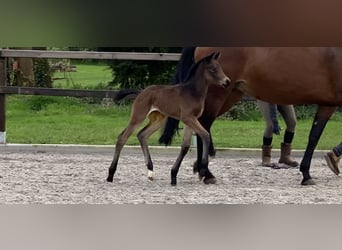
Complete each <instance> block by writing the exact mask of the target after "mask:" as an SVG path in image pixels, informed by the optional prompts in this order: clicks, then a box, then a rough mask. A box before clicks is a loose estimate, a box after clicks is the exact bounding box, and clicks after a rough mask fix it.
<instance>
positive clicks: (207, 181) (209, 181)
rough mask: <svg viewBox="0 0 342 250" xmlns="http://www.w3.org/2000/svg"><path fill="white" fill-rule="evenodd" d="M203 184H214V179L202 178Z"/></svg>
mask: <svg viewBox="0 0 342 250" xmlns="http://www.w3.org/2000/svg"><path fill="white" fill-rule="evenodd" d="M203 182H204V184H207V185H208V184H216V178H215V177H213V178H204V180H203Z"/></svg>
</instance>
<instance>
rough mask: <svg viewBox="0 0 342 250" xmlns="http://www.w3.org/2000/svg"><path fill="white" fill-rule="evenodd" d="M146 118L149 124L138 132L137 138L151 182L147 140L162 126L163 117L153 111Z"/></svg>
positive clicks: (150, 160) (151, 165)
mask: <svg viewBox="0 0 342 250" xmlns="http://www.w3.org/2000/svg"><path fill="white" fill-rule="evenodd" d="M148 118H149V120H150V122H149V123H148V124H147V125H146V126H145V127H144V128H143V129H141V130H140V131H139V133H138V135H137V137H138V139H139V142H140V145H141V148H142V151H143V153H144V157H145V162H146V166H147V169H148V179H149V180H151V181H152V180H153V178H154V173H153V163H152V159H151V155H150V152H149V149H148V145H147V139H148V138H149V137H150V136H151V135H152V134H153V133H154V132H156V131H157V130H158V129H159V128H160V127H161V126H162V125H163V123H164V120H165V116H164V115H163V114H161V113H159V112H158V111H153V112H152V113H150V114H149V116H148Z"/></svg>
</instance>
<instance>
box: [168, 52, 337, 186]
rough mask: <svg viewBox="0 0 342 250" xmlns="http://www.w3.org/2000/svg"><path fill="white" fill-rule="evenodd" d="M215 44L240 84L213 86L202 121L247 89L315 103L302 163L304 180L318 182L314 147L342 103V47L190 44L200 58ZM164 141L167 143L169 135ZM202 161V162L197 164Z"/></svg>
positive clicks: (272, 98) (207, 123) (206, 123)
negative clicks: (312, 170) (312, 171)
mask: <svg viewBox="0 0 342 250" xmlns="http://www.w3.org/2000/svg"><path fill="white" fill-rule="evenodd" d="M214 50H215V51H220V52H221V58H220V60H219V62H220V64H221V66H222V68H223V70H224V72H225V73H226V74H227V75H228V76H229V77H230V79H231V80H232V82H235V83H236V87H235V88H234V89H233V91H232V92H226V91H224V90H222V89H218V88H217V87H216V86H210V87H209V89H208V93H207V97H206V101H205V108H204V111H203V113H202V116H201V117H200V118H199V121H200V122H201V124H202V125H203V127H204V128H206V129H207V131H210V127H211V125H212V123H213V122H214V120H215V119H216V118H217V117H218V116H219V115H221V114H223V113H225V112H226V111H227V110H229V109H230V108H231V107H232V106H233V105H234V104H235V103H236V102H238V101H239V100H241V98H242V96H243V95H244V94H247V95H250V96H253V97H255V98H257V99H260V100H263V101H266V102H269V103H276V104H283V105H286V104H317V105H318V109H317V113H316V116H315V118H314V121H313V125H312V128H311V131H310V135H309V141H308V144H307V148H306V151H305V154H304V157H303V159H302V161H301V163H300V171H301V172H302V175H303V180H302V182H301V183H302V185H313V184H315V183H314V181H313V180H312V178H311V176H310V164H311V159H312V155H313V152H314V150H315V147H316V145H317V143H318V141H319V138H320V136H321V134H322V132H323V130H324V128H325V125H326V123H327V122H328V120H329V118H330V117H331V115H332V114H333V113H334V111H335V109H336V107H337V106H342V48H333V47H302V48H299V47H245V48H238V47H232V48H229V47H220V48H219V47H197V48H196V49H193V50H192V51H193V55H192V56H194V60H195V61H198V60H199V59H200V58H203V57H204V56H206V55H207V54H208V53H212V51H214ZM189 56H190V55H189ZM163 136H164V137H165V135H163ZM161 139H162V138H161ZM161 141H162V142H166V143H168V142H169V141H170V138H166V139H165V138H163V139H162V140H161ZM198 146H199V148H198V149H199V150H198V151H201V143H198ZM197 161H198V162H199V161H200V159H198V160H197ZM199 167H200V168H202V167H203V165H202V164H199ZM200 174H201V172H200Z"/></svg>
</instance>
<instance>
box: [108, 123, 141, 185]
mask: <svg viewBox="0 0 342 250" xmlns="http://www.w3.org/2000/svg"><path fill="white" fill-rule="evenodd" d="M138 125H139V124H131V123H130V124H129V126H128V127H127V128H125V129H124V130H123V131H122V132H121V134H120V135H119V137H118V141H117V143H116V146H115V152H114V157H113V161H112V163H111V165H110V167H109V171H108V177H107V181H108V182H113V177H114V174H115V172H116V168H117V165H118V161H119V156H120V152H121V150H122V148H123V146H124V145H125V144H126V142H127V140H128V138H129V137H130V136H131V134H132V133H133V131H134V129H135V128H136V127H137V126H138Z"/></svg>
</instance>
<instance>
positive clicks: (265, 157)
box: [261, 145, 272, 167]
mask: <svg viewBox="0 0 342 250" xmlns="http://www.w3.org/2000/svg"><path fill="white" fill-rule="evenodd" d="M271 150H272V146H271V145H262V155H261V160H262V162H261V165H262V166H266V167H268V166H271V165H272V163H271Z"/></svg>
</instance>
